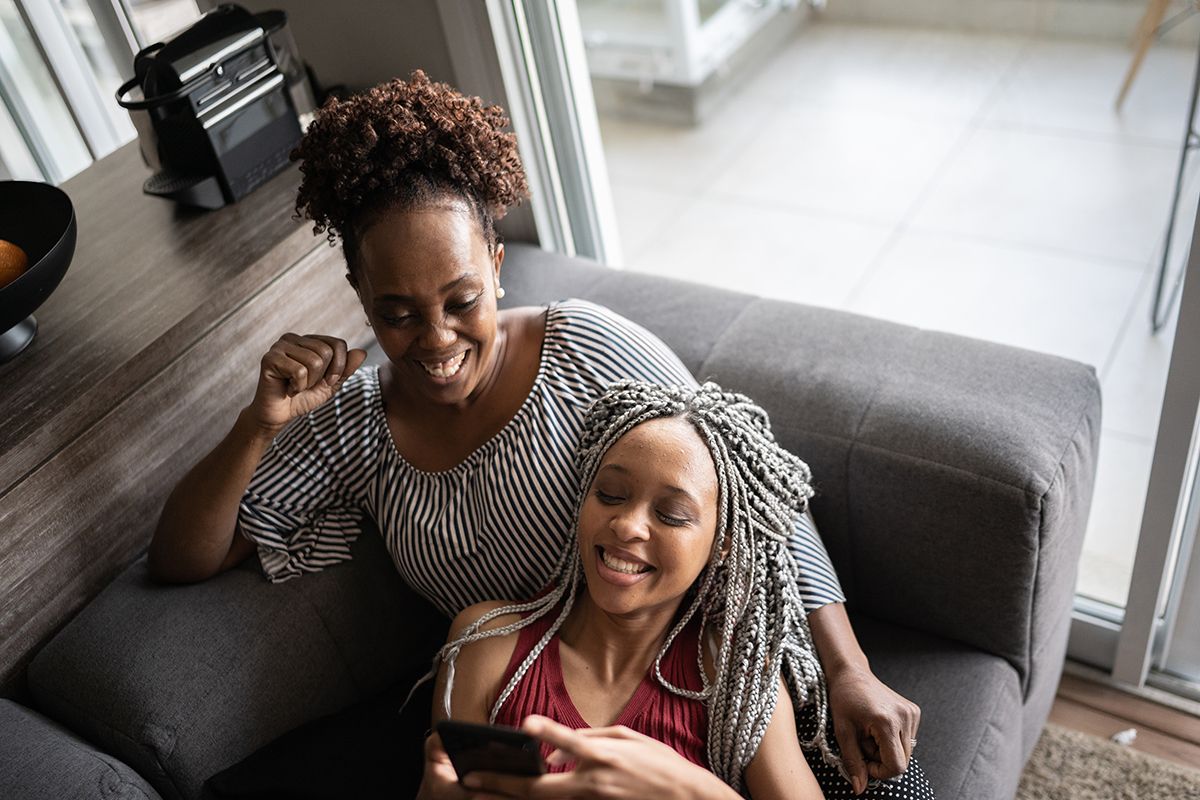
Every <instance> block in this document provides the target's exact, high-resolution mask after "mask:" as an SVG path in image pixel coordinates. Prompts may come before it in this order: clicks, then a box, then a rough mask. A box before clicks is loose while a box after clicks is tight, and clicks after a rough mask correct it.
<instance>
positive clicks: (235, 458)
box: [149, 333, 367, 583]
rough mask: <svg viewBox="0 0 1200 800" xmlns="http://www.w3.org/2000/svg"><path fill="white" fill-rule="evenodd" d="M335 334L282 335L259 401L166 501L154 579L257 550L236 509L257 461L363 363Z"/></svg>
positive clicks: (192, 576)
mask: <svg viewBox="0 0 1200 800" xmlns="http://www.w3.org/2000/svg"><path fill="white" fill-rule="evenodd" d="M366 356H367V354H366V351H364V350H347V348H346V343H345V342H344V341H342V340H341V339H336V338H334V337H331V336H297V335H296V334H292V333H288V334H284V336H283V337H281V338H280V339H279V341H277V342H276V343H275V344H274V345H272V346H271V349H270V350H268V351H267V353H266V355H264V356H263V358H262V362H261V364H260V368H259V376H258V388H257V389H256V391H255V394H254V400H253V402H251V404H250V405H249V406H247V407H246V408H245V409H243V410H242V412H241V413H240V414H238V418H237V421H236V422H235V423H234V426H233V428H232V430H230V431H229V433H228V434H226V436H225V438H224V439H222V440H221V442H220V443H219V444H218V445H217V446H216V447H215V448H214V449H213V451H212V452H211V453H209V454H208V455H206V456H205V457H204V458H203V459H201V460H200V462H199V463H197V464H196V466H194V467H193V468H192V469H191V471H189V472H188V473H187V475H185V476H184V477H183V479H182V480H181V481H180V482H179V484H178V485H177V486H176V487H175V489H174V490H173V491H172V492H171V494H170V496H169V497H168V498H167V502H166V504H165V505H164V507H163V512H162V516H161V517H160V518H159V522H158V528H157V529H156V530H155V532H154V538H153V539H152V540H151V541H150V552H149V568H150V575H151V577H152V578H154V579H155V580H159V581H164V582H169V583H192V582H196V581H202V580H205V579H207V578H210V577H212V576H213V575H216V574H217V573H218V572H221V571H222V570H226V569H229V568H230V567H232V566H233V565H235V564H237V563H238V562H239V561H241V560H243V559H244V558H246V556H248V555H249V554H250V553H252V552H253V551H254V545H253V543H251V542H249V541H247V540H245V539H243V538H242V537H238V536H235V535H234V534H235V532H236V531H237V518H238V506H239V504H240V502H241V499H242V495H243V494H245V492H246V487H248V486H249V485H250V480H251V478H253V477H254V471H255V469H256V468H257V467H258V463H259V461H261V460H262V457H263V455H264V454H265V453H266V452H267V450H268V449H269V448H270V446H271V443H272V441H274V439H275V436H276V435H278V433H279V432H280V431H281V430H283V428H284V426H285V425H287V423H288V422H290V421H291V420H292V419H295V418H296V417H299V416H302V415H304V414H307V413H309V412H310V411H312V410H313V409H314V408H316V407H318V406H320V405H321V404H322V403H324V402H326V401H327V400H329V399H330V398H331V397H333V395H334V394H335V393H336V392H337V390H338V387H339V386H340V385H341V383H342V381H344V380H345V378H346V377H347V376H349V375H351V374H352V373H353V372H354V371H355V370H357V369H358V367H359V366H360V365H361V364H362V363H363V361H364V360H365V359H366Z"/></svg>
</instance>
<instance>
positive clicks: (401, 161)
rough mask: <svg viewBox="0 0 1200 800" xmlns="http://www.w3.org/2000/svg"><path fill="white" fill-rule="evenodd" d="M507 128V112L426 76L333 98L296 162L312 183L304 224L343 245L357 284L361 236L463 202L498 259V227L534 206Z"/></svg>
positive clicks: (305, 184) (307, 185)
mask: <svg viewBox="0 0 1200 800" xmlns="http://www.w3.org/2000/svg"><path fill="white" fill-rule="evenodd" d="M508 124H509V120H508V118H507V117H506V116H505V114H504V110H503V109H502V108H500V106H486V107H485V106H484V105H483V102H482V101H481V100H480V99H479V98H478V97H466V96H464V95H463V94H461V93H460V92H458V91H457V90H456V89H454V88H453V87H451V86H449V85H448V84H445V83H438V82H435V81H431V80H430V79H429V77H428V76H426V74H425V73H424V72H423V71H421V70H416V71H415V72H413V74H412V76H411V77H410V78H409V79H408V80H407V81H403V80H400V79H398V78H397V79H395V80H391V81H389V82H387V83H382V84H380V85H378V86H376V87H374V88H372V89H368V90H367V91H365V92H362V93H360V94H356V95H353V96H351V97H349V98H347V99H345V100H337V99H336V98H331V99H330V100H328V101H327V102H326V103H325V105H324V106H322V107H321V110H320V111H319V112H318V113H317V115H316V118H315V119H314V120H313V122H312V124H311V125H309V127H308V130H307V132H306V133H305V134H304V138H303V139H301V141H300V144H299V145H298V146H297V147H296V149H295V150H293V151H292V153H291V159H292V160H293V161H299V162H301V164H300V172H301V173H302V174H303V176H304V177H303V180H302V181H301V183H300V191H299V193H298V194H297V196H296V214H297V215H298V216H299V217H301V218H307V219H311V220H312V221H313V223H314V225H313V232H314V233H316V234H321V233H324V234H326V236H327V237H328V239H329V243H330V244H335V243H336V242H337V240H338V239H341V241H342V248H343V252H344V253H345V255H346V264H347V266H348V267H349V268H350V272H351V275H353V274H354V273H355V270H356V268H357V263H358V254H359V245H360V242H361V236H362V234H363V233H364V232H365V231H366V229H367V228H368V227H369V226H370V225H371V224H372V223H373V222H374V221H375V220H376V219H377V217H378V216H379V215H380V214H381V213H383V212H385V211H390V210H395V209H413V208H428V207H435V206H438V205H443V204H449V203H452V202H454V201H456V200H457V201H459V202H462V203H464V204H465V205H466V206H467V208H468V209H469V210H470V212H471V214H472V216H474V217H475V219H476V221H478V223H479V227H480V230H481V231H482V232H483V236H484V239H485V240H486V241H487V244H488V249H489V251H494V249H495V246H496V242H497V238H496V230H495V225H494V223H495V220H497V219H500V218H501V217H503V216H504V215H505V214H506V213H507V212H508V209H509V207H511V206H513V205H515V204H517V203H519V202H520V201H521V200H523V199H525V198H527V197H528V196H529V187H528V185H527V183H526V181H525V170H524V168H523V167H522V166H521V159H520V156H519V155H518V154H517V139H516V136H514V135H513V134H512V133H511V132H507V131H505V130H504V129H505V128H507V127H508Z"/></svg>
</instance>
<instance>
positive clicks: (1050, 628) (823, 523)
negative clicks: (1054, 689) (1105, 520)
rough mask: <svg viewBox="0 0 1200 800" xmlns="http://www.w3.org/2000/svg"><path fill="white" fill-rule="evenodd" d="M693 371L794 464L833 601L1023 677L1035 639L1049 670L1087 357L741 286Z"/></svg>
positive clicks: (1092, 447) (1069, 583)
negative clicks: (756, 423)
mask: <svg viewBox="0 0 1200 800" xmlns="http://www.w3.org/2000/svg"><path fill="white" fill-rule="evenodd" d="M749 353H754V354H755V356H754V357H751V358H748V357H747V354H749ZM700 373H701V376H702V377H707V376H711V377H713V378H715V379H716V380H718V381H720V382H721V383H723V384H725V385H727V386H730V387H734V388H737V389H738V390H740V391H744V392H746V393H747V394H749V395H750V396H752V397H754V398H755V399H757V400H758V401H759V402H761V403H762V404H763V405H764V406H766V408H767V409H768V411H770V413H771V419H772V423H773V425H774V428H775V432H776V434H777V435H778V436H779V438H780V439H781V441H782V442H783V444H784V445H785V446H787V447H788V448H790V449H792V450H794V451H795V452H796V453H798V454H799V455H800V456H801V457H802V458H805V459H806V460H807V461H808V462H809V465H810V466H811V467H812V470H813V475H814V480H815V483H816V484H817V490H818V497H817V499H816V500H815V501H814V503H813V513H814V516H815V517H816V519H817V522H818V524H819V526H820V530H821V533H822V536H823V538H824V539H825V541H826V545H827V547H828V548H829V550H830V555H831V557H832V558H833V560H834V564H835V565H836V567H837V569H838V574H839V576H840V577H841V579H842V583H843V587H844V589H845V590H846V592H847V597H848V602H849V604H851V605H852V606H854V607H856V608H857V609H858V610H859V611H861V612H863V613H866V614H868V615H870V616H873V617H876V618H879V619H883V620H888V621H891V622H896V623H899V624H903V625H907V626H910V627H913V628H917V629H920V630H924V631H928V632H930V633H933V634H936V635H939V636H944V637H947V638H950V639H954V640H957V641H960V642H964V643H966V644H969V645H972V646H974V647H977V648H979V649H981V650H984V651H986V652H990V653H993V654H995V655H998V656H1001V657H1003V658H1005V659H1006V660H1007V661H1009V662H1010V663H1011V664H1012V665H1013V667H1014V668H1015V669H1016V670H1017V672H1018V674H1019V675H1020V677H1021V681H1022V687H1023V689H1025V690H1028V686H1029V681H1030V677H1031V672H1032V665H1033V663H1034V661H1035V660H1036V659H1037V658H1038V657H1039V655H1040V654H1041V653H1043V652H1044V651H1045V652H1046V653H1047V655H1048V657H1049V660H1050V661H1051V662H1054V663H1052V665H1051V666H1052V669H1053V670H1054V678H1055V680H1057V670H1058V669H1059V668H1061V655H1062V653H1061V646H1062V643H1063V642H1065V636H1066V626H1067V624H1068V622H1069V616H1070V608H1071V602H1072V597H1073V594H1074V586H1075V574H1076V567H1077V564H1078V559H1079V551H1080V549H1081V547H1082V542H1083V536H1084V531H1085V528H1086V524H1087V515H1088V509H1089V507H1090V505H1091V495H1092V488H1093V484H1094V481H1095V470H1096V454H1097V450H1098V446H1099V434H1100V388H1099V383H1098V381H1097V379H1096V374H1095V371H1094V370H1093V369H1092V368H1091V367H1089V366H1085V365H1083V364H1079V363H1076V362H1073V361H1069V360H1066V359H1062V358H1057V357H1054V356H1049V355H1044V354H1040V353H1035V352H1031V351H1027V350H1020V349H1017V348H1013V347H1007V346H1004V345H999V344H993V343H989V342H984V341H979V340H974V339H968V338H964V337H960V336H953V335H949V334H943V333H936V332H932V331H925V330H920V329H916V328H911V327H908V326H903V325H897V324H893V323H889V322H883V321H880V320H875V319H869V318H866V317H860V316H856V315H853V314H848V313H844V312H838V311H831V310H828V309H820V308H811V307H806V306H799V305H795V304H790V303H778V302H771V301H765V300H756V301H754V302H753V303H751V304H749V305H747V306H746V307H745V308H744V309H743V311H742V313H741V314H739V316H738V317H737V318H736V319H735V320H734V321H733V322H732V323H731V324H730V325H729V326H728V327H727V328H726V329H725V330H724V332H723V333H722V335H721V336H720V338H719V339H718V340H717V342H716V344H715V345H714V347H713V348H712V351H711V352H710V354H709V356H708V358H707V359H706V360H705V362H704V364H703V366H702V367H701V368H700Z"/></svg>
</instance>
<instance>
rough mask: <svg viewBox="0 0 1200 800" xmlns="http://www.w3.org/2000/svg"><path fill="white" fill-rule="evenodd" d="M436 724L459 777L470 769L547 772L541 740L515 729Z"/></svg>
mask: <svg viewBox="0 0 1200 800" xmlns="http://www.w3.org/2000/svg"><path fill="white" fill-rule="evenodd" d="M435 727H436V728H437V732H438V736H440V737H441V739H442V747H444V748H445V749H446V754H447V755H449V756H450V763H451V764H453V765H454V771H455V772H456V773H458V778H459V780H462V779H463V777H464V776H465V775H467V773H470V772H502V773H505V774H506V775H530V776H536V775H542V774H544V773H545V772H546V765H545V764H544V763H543V762H542V751H541V745H540V744H539V742H538V740H537V739H534V738H533V737H532V736H530V735H529V734H527V733H522V732H521V731H519V730H517V729H516V728H506V727H503V726H500V725H478V724H476V723H473V722H459V721H457V720H452V719H444V720H442V721H441V722H439V723H438V724H437V725H436V726H435Z"/></svg>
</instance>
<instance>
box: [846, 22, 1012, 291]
mask: <svg viewBox="0 0 1200 800" xmlns="http://www.w3.org/2000/svg"><path fill="white" fill-rule="evenodd" d="M1027 47H1028V43H1022V45H1021V47H1020V49H1019V50H1018V52H1017V54H1016V55H1014V56H1013V60H1012V62H1011V63H1010V64H1009V65H1008V68H1007V69H1006V73H1011V72H1012V71H1013V70H1014V69H1016V67H1017V64H1018V63H1019V62H1020V61H1021V59H1022V58H1023V57H1024V55H1025V52H1026V49H1027ZM1007 79H1008V75H1007V74H1005V75H1002V76H1001V78H1000V80H998V81H996V85H995V86H993V87H992V89H991V91H990V92H989V96H988V97H987V98H985V99H984V101H983V102H982V103H981V104H980V106H979V108H978V109H976V111H975V114H974V115H972V117H971V119H970V120H968V122H967V123H966V124H965V125H964V126H963V130H962V132H961V133H960V134H959V137H958V140H957V141H955V143H954V144H953V145H951V146H950V148H949V150H948V151H947V153H946V157H945V158H943V159H942V162H941V163H940V164H938V166H936V167H934V169H933V173H932V174H931V175H930V177H929V180H928V181H926V183H925V185H924V186H923V187H922V188H921V190H920V191H919V192H917V195H916V197H914V198H913V201H912V203H911V204H910V205H909V207H908V208H907V209H906V210H905V212H904V213H903V214H902V215H901V217H900V219H899V221H898V222H897V223H896V226H895V228H894V229H893V230H892V233H891V235H890V236H889V237H888V239H887V241H885V242H884V244H883V246H882V247H880V249H879V252H877V253H876V254H875V257H874V258H872V259H871V261H870V262H868V264H867V267H866V269H864V270H863V273H862V275H860V276H859V278H858V280H857V281H856V282H855V284H854V286H853V287H852V288H851V289H850V291H849V292H848V293H847V294H846V299H845V302H844V303H843V305H842V307H843V308H844V309H846V310H853V309H854V307H855V305H856V304H857V303H858V301H859V299H860V298H861V296H862V293H863V291H864V290H865V289H866V287H867V285H868V284H869V283H870V281H871V280H872V279H873V278H874V277H875V275H876V274H877V273H878V272H879V269H880V267H881V265H882V264H883V262H884V260H885V259H886V257H887V255H888V254H889V253H890V252H891V251H892V250H893V249H894V248H895V246H896V243H897V242H898V241H899V240H900V238H901V237H902V236H904V235H905V234H906V233H908V230H909V228H910V226H911V221H912V219H913V217H914V216H915V215H916V212H917V209H919V208H920V207H921V206H922V205H923V204H924V202H925V201H926V199H927V198H928V196H929V194H930V193H931V192H932V191H933V188H934V187H935V186H936V185H937V184H938V182H939V180H940V179H941V178H942V176H943V175H944V174H945V173H946V171H947V170H948V169H949V168H950V165H951V164H952V163H953V162H954V160H955V159H957V158H958V156H959V155H960V154H961V153H962V151H963V150H965V149H966V147H967V144H968V143H969V142H970V141H971V139H972V138H973V137H974V136H975V134H976V132H977V131H978V129H979V127H978V126H979V121H980V120H981V119H982V118H983V116H984V113H985V109H986V108H987V107H988V104H989V103H991V102H992V100H993V98H994V96H995V95H996V94H997V93H998V92H999V91H1001V88H1002V87H1003V86H1004V84H1005V82H1006V81H1007Z"/></svg>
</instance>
